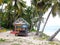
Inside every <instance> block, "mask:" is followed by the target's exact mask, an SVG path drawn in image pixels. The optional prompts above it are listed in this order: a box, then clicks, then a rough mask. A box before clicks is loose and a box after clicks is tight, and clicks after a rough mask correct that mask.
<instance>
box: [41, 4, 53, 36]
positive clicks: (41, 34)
mask: <svg viewBox="0 0 60 45" xmlns="http://www.w3.org/2000/svg"><path fill="white" fill-rule="evenodd" d="M52 8H53V5H52ZM51 12H52V9H51V11H50V13H49V14H48V16H47V19H46V21H45V24H44V26H43V28H42V31H41V34H40V36H41V37H42V35H43V32H44V29H45V26H46V24H47V21H48V19H49V17H50V14H51Z"/></svg>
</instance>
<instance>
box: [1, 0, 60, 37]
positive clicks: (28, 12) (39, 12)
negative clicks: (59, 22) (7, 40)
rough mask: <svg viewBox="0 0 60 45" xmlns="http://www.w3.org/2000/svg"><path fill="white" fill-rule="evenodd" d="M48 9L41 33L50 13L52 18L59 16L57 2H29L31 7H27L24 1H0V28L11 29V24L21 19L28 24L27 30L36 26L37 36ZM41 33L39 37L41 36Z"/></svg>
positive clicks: (55, 0)
mask: <svg viewBox="0 0 60 45" xmlns="http://www.w3.org/2000/svg"><path fill="white" fill-rule="evenodd" d="M4 5H6V6H4ZM4 7H5V8H4ZM50 7H51V11H50V13H49V14H48V16H47V19H46V22H45V24H44V26H43V29H42V30H41V32H42V33H43V31H44V28H45V26H46V24H47V21H48V19H49V17H50V14H51V13H52V16H53V17H55V16H56V15H57V14H59V15H60V1H59V0H31V6H27V5H26V2H25V1H24V0H0V27H4V28H8V29H10V28H11V29H13V22H14V21H15V20H17V19H18V18H20V17H22V18H23V19H25V20H26V21H27V22H28V23H29V24H30V27H29V30H32V29H33V28H34V26H36V25H37V26H36V27H37V31H36V35H38V34H39V30H40V25H41V23H42V22H43V20H44V17H43V15H44V14H45V13H46V12H47V11H48V9H49V8H50ZM42 33H41V35H40V36H42Z"/></svg>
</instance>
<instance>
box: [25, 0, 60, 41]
mask: <svg viewBox="0 0 60 45" xmlns="http://www.w3.org/2000/svg"><path fill="white" fill-rule="evenodd" d="M24 1H26V5H28V6H30V5H31V4H30V3H31V0H29V1H28V0H24ZM50 10H51V8H49V10H48V11H47V12H46V13H45V14H44V16H43V17H44V19H45V20H46V18H47V16H48V14H49V12H50ZM45 20H44V21H45ZM43 25H44V23H42V24H41V29H40V30H42V27H43ZM59 28H60V18H59V16H58V15H57V16H56V17H54V18H53V17H52V14H50V17H49V20H48V22H47V25H46V27H45V31H44V33H45V34H47V35H49V36H52V35H53V34H54V33H55V32H56V31H57V30H58V29H59ZM55 38H57V39H58V40H60V32H59V33H58V34H57V36H56V37H55Z"/></svg>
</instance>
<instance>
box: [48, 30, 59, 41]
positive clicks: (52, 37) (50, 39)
mask: <svg viewBox="0 0 60 45" xmlns="http://www.w3.org/2000/svg"><path fill="white" fill-rule="evenodd" d="M59 32H60V29H58V30H57V31H56V32H55V33H54V34H53V35H52V36H51V37H50V38H49V39H48V41H52V40H53V39H54V37H55V36H56V35H57V34H58V33H59Z"/></svg>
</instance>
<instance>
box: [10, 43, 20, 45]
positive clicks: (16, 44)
mask: <svg viewBox="0 0 60 45" xmlns="http://www.w3.org/2000/svg"><path fill="white" fill-rule="evenodd" d="M11 45H20V44H18V43H14V44H11Z"/></svg>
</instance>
